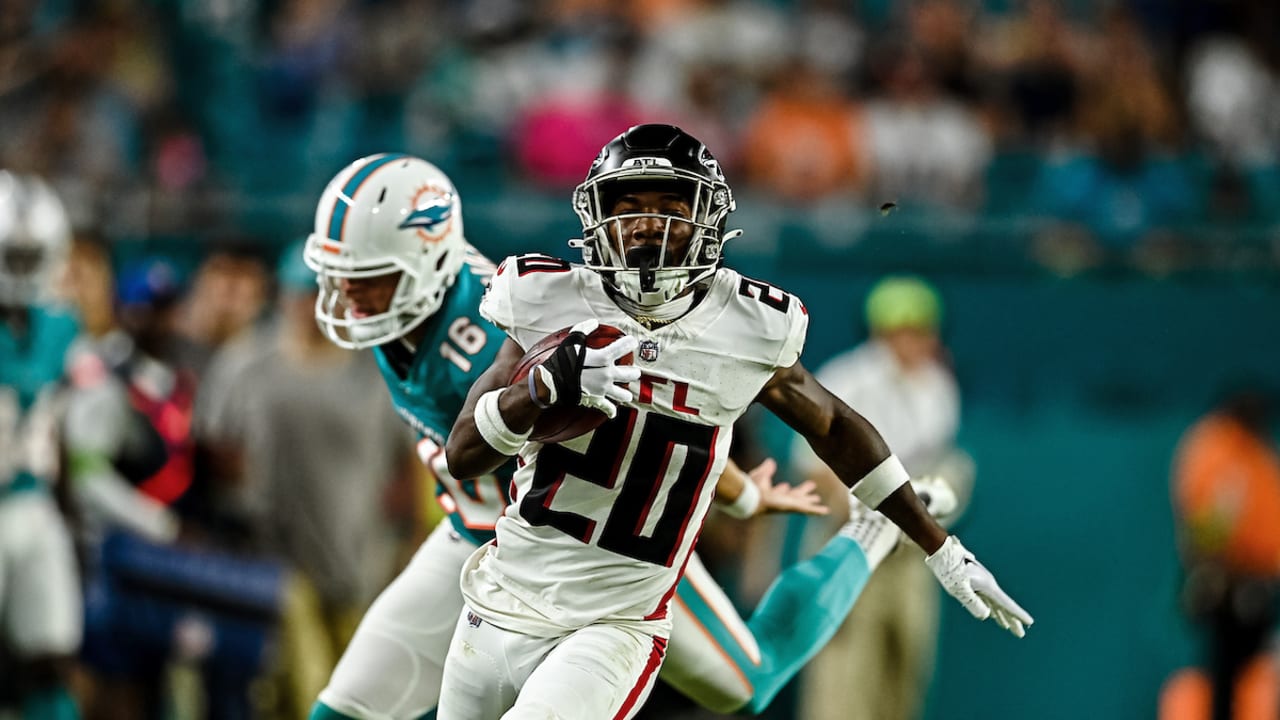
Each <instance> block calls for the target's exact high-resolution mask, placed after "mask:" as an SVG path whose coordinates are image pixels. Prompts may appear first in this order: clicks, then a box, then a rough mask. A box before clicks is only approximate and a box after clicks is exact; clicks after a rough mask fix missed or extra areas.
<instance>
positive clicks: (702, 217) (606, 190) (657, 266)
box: [574, 158, 732, 307]
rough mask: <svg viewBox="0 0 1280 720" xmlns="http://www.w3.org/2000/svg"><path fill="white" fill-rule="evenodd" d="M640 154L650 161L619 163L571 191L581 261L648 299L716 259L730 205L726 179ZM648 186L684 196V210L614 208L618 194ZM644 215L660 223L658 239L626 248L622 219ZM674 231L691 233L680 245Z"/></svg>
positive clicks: (660, 296) (621, 289)
mask: <svg viewBox="0 0 1280 720" xmlns="http://www.w3.org/2000/svg"><path fill="white" fill-rule="evenodd" d="M642 160H649V161H652V162H653V163H654V164H636V165H635V166H631V167H623V168H621V169H619V170H615V171H612V172H609V173H605V174H602V175H600V176H599V177H596V178H592V179H589V180H588V181H587V182H584V183H583V184H582V185H579V186H578V188H577V189H576V190H575V191H574V209H575V211H576V212H577V213H578V217H579V218H580V219H581V221H582V228H583V240H582V242H581V244H580V246H581V248H582V259H583V263H584V265H585V266H586V267H588V268H590V269H592V270H595V271H597V272H599V273H601V276H602V277H603V278H604V280H605V282H606V283H608V284H609V285H611V286H612V287H613V289H614V290H616V291H617V292H618V293H619V294H621V295H622V296H623V297H625V298H627V299H629V300H631V301H632V302H635V303H637V304H639V305H641V306H644V307H653V306H657V305H661V304H664V303H667V302H670V301H671V300H673V299H675V298H676V297H678V296H680V295H681V294H682V293H684V292H685V290H687V289H688V288H689V287H690V286H692V285H694V284H696V283H698V282H699V281H701V280H702V279H704V278H706V277H708V276H709V275H711V274H712V273H714V272H715V270H716V268H717V267H719V264H720V250H721V244H722V242H723V234H722V233H723V229H724V222H725V217H726V216H727V215H728V213H729V211H730V210H731V209H732V196H731V195H730V194H729V189H728V187H727V186H726V185H724V184H723V183H713V182H710V181H708V180H706V179H705V178H703V177H701V176H699V175H697V174H695V173H692V172H688V171H685V170H681V169H679V168H672V167H670V166H669V165H668V166H666V167H663V166H662V165H661V163H662V162H663V161H662V159H660V158H642ZM649 190H660V191H666V192H672V193H674V194H678V195H680V196H682V197H684V198H685V199H686V200H687V201H688V203H689V207H690V214H689V217H688V218H682V217H680V216H677V215H672V214H666V213H654V212H624V213H619V214H616V215H615V214H613V209H614V206H615V203H616V201H617V200H618V199H619V198H621V197H623V196H624V195H625V194H627V193H631V192H643V191H649ZM645 218H652V219H655V220H657V221H659V222H660V223H661V241H660V242H659V243H655V244H649V245H643V246H640V247H633V248H632V249H631V251H630V252H629V253H628V252H625V251H624V247H623V225H624V223H626V224H629V223H631V222H634V221H637V220H641V219H645ZM681 225H684V226H686V227H685V228H681V227H679V226H681ZM673 231H675V233H676V235H679V234H683V233H685V232H687V233H688V234H689V242H688V245H687V246H686V247H685V248H684V249H683V251H681V250H680V249H679V248H676V247H673V243H672V237H673Z"/></svg>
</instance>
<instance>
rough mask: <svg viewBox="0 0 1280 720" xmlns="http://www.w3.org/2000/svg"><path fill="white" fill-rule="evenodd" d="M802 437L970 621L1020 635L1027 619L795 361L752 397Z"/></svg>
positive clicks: (872, 437) (844, 408)
mask: <svg viewBox="0 0 1280 720" xmlns="http://www.w3.org/2000/svg"><path fill="white" fill-rule="evenodd" d="M757 400H759V401H760V403H761V404H763V405H764V406H765V407H767V408H769V410H770V411H772V412H773V413H774V414H776V415H777V416H778V417H779V418H781V419H782V420H783V421H784V422H786V423H787V424H788V425H790V426H791V427H792V428H793V429H795V430H796V431H797V432H799V433H800V434H801V435H804V437H805V439H806V440H807V441H808V442H809V445H810V446H811V447H812V448H813V450H814V452H815V453H817V455H818V457H820V458H822V460H823V462H825V463H826V464H827V465H828V466H830V467H831V469H832V471H834V472H835V474H836V475H837V476H838V477H839V478H840V480H841V482H843V483H844V484H845V485H847V486H849V488H851V492H852V493H853V495H854V496H855V497H857V498H858V499H859V500H861V501H862V502H864V503H866V504H867V505H869V506H871V507H872V508H874V509H876V510H879V511H880V512H882V513H884V514H885V515H886V516H887V517H888V518H889V519H890V520H892V521H893V522H894V524H896V525H897V526H898V527H900V528H902V531H903V533H904V534H906V535H907V536H908V537H910V538H911V539H912V540H914V541H915V542H916V544H917V545H919V546H920V547H921V548H922V549H923V550H924V551H925V552H926V553H927V554H928V555H929V557H928V558H927V559H926V561H925V562H926V563H927V564H928V566H929V569H930V570H932V571H933V574H934V575H935V576H936V577H937V578H938V582H939V583H941V584H942V586H943V588H945V589H946V591H947V592H948V593H950V594H951V595H952V597H954V598H956V600H958V601H959V602H960V604H962V605H964V606H965V609H967V610H968V611H969V612H970V613H971V614H972V615H973V616H974V617H976V618H978V619H980V620H982V619H986V618H987V617H993V618H994V619H995V620H996V622H997V623H998V624H999V625H1000V626H1001V627H1003V628H1005V629H1007V630H1009V631H1010V632H1012V633H1013V634H1014V635H1017V636H1018V637H1022V635H1023V634H1024V627H1025V626H1027V625H1030V624H1031V622H1032V619H1031V615H1030V614H1028V613H1027V611H1026V610H1023V609H1022V608H1021V607H1020V606H1019V605H1018V604H1017V603H1016V602H1014V601H1013V599H1012V598H1010V597H1009V596H1008V595H1007V594H1006V593H1005V592H1004V591H1003V590H1002V589H1001V588H1000V586H999V585H998V584H997V583H996V581H995V578H994V577H993V576H992V575H991V573H990V572H989V571H987V569H986V568H985V567H983V565H982V563H979V562H978V561H977V559H976V558H974V556H973V553H970V552H969V551H968V550H966V549H965V547H964V546H963V545H961V544H960V540H959V539H958V538H956V537H955V536H948V535H947V531H946V530H944V529H943V528H942V526H941V525H939V524H938V522H937V521H936V520H934V519H933V517H932V516H930V515H929V513H928V512H927V511H926V509H925V506H924V503H922V502H920V498H918V497H917V496H916V494H915V491H914V490H912V489H911V485H910V483H908V482H907V479H908V477H907V473H906V470H905V469H903V467H902V464H901V463H900V462H898V460H897V458H896V457H894V456H893V455H892V453H890V452H889V448H888V446H887V445H886V444H885V442H884V439H883V438H882V437H881V436H880V433H879V431H877V430H876V429H875V427H874V426H872V425H871V423H869V422H867V420H866V419H865V418H863V417H862V416H861V415H859V414H858V413H857V412H855V411H854V410H853V409H852V408H850V407H849V406H848V405H846V404H845V403H844V402H843V401H841V400H840V399H839V398H837V397H836V396H835V395H833V394H831V392H830V391H828V390H827V389H826V388H825V387H823V386H822V384H821V383H819V382H818V380H817V379H816V378H814V377H813V375H812V374H811V373H810V372H809V371H808V370H806V369H805V368H804V367H803V366H802V365H801V364H800V363H798V362H797V363H795V364H794V365H792V366H791V367H787V368H780V369H779V370H778V371H777V372H776V373H775V374H774V376H773V378H772V379H770V381H769V382H768V384H766V385H765V387H764V389H763V390H762V391H761V392H760V396H759V397H758V398H757Z"/></svg>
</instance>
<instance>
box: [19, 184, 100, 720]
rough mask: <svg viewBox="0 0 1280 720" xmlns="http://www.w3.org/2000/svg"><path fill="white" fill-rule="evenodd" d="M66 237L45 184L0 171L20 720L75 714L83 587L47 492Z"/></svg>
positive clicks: (65, 339) (64, 324)
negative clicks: (58, 291)
mask: <svg viewBox="0 0 1280 720" xmlns="http://www.w3.org/2000/svg"><path fill="white" fill-rule="evenodd" d="M69 243H70V227H69V225H68V222H67V217H66V213H65V211H64V210H63V208H62V204H61V202H59V200H58V198H57V196H56V195H54V193H53V192H52V191H51V190H50V189H49V187H48V186H47V185H45V184H44V183H43V182H42V181H40V180H39V179H37V178H33V177H23V176H19V175H15V174H13V173H8V172H0V642H2V643H4V644H5V645H7V646H8V647H9V648H10V650H11V652H12V653H13V654H14V656H15V660H16V661H17V663H18V666H19V667H18V672H17V673H16V676H17V677H16V679H17V689H18V691H19V695H20V697H21V702H22V717H24V718H26V719H27V720H54V719H57V720H63V719H67V718H76V717H78V716H79V713H78V711H77V709H76V705H75V703H74V701H73V700H72V699H71V696H70V695H69V694H68V692H67V678H68V674H69V672H70V670H71V658H72V657H73V655H74V653H75V652H76V649H77V648H78V647H79V644H80V637H81V623H82V611H81V604H80V586H79V581H78V578H77V575H76V572H77V571H76V560H75V554H74V550H73V546H72V543H71V539H70V533H69V532H68V528H67V526H66V524H65V522H64V520H63V517H62V515H61V514H60V513H59V511H58V508H57V505H56V503H55V502H54V498H53V496H52V489H53V488H52V484H53V483H54V482H55V481H56V478H57V476H58V474H59V472H60V458H59V455H60V450H59V442H60V439H59V425H58V405H59V399H58V388H59V385H60V381H61V379H62V377H63V367H64V362H65V360H66V355H67V352H68V349H69V348H70V347H71V345H72V341H73V340H74V339H75V337H76V336H77V334H78V333H79V328H78V325H77V323H76V321H75V319H74V318H73V317H72V316H71V315H69V314H66V313H62V312H59V311H57V310H55V309H53V308H52V307H50V306H47V305H45V304H44V301H45V300H46V299H47V298H46V295H47V294H48V291H49V290H50V288H51V285H52V282H53V276H54V274H55V273H56V272H57V271H58V269H59V268H60V266H61V264H62V260H63V258H64V257H65V255H66V252H67V248H68V246H69ZM11 677H12V676H8V674H6V677H0V681H6V682H8V681H9V680H10V679H11Z"/></svg>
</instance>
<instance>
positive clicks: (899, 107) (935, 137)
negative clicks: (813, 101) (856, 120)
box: [865, 45, 992, 208]
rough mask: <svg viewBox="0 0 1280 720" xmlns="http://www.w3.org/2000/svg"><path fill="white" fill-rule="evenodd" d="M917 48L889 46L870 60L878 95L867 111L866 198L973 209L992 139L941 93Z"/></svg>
mask: <svg viewBox="0 0 1280 720" xmlns="http://www.w3.org/2000/svg"><path fill="white" fill-rule="evenodd" d="M935 71H936V68H935V66H934V65H932V64H930V63H929V62H927V61H926V58H925V56H924V54H923V52H922V50H921V49H920V48H917V47H913V46H909V45H906V46H892V47H889V48H887V49H886V51H885V52H884V53H883V54H881V55H879V57H878V58H877V60H874V61H873V68H872V72H873V73H874V74H875V75H876V76H877V77H878V79H879V81H880V92H879V93H878V94H877V96H876V97H874V98H873V99H871V100H869V101H868V102H867V105H866V125H865V127H866V129H865V134H866V141H865V142H866V145H867V148H868V152H869V154H870V158H871V163H872V166H873V168H874V170H873V172H872V176H871V192H872V193H873V198H874V199H876V200H881V201H893V202H897V203H905V202H910V203H916V204H922V205H926V206H934V207H943V208H966V207H969V208H971V207H975V206H976V205H977V204H978V203H979V202H980V201H981V200H982V197H983V185H982V180H983V171H984V170H985V169H986V167H987V163H989V162H990V160H991V150H992V140H991V136H990V133H989V131H988V130H987V128H986V127H985V126H984V125H983V122H982V119H981V118H980V117H979V116H978V115H977V113H976V112H975V111H974V110H973V109H972V108H971V107H969V106H968V105H966V104H964V103H962V102H960V101H959V100H957V99H955V97H954V96H953V95H948V94H945V90H944V88H943V87H942V85H941V84H940V81H939V78H938V77H936V76H935V75H934V72H935Z"/></svg>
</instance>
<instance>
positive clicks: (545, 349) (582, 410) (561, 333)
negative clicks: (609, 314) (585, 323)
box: [511, 325, 635, 443]
mask: <svg viewBox="0 0 1280 720" xmlns="http://www.w3.org/2000/svg"><path fill="white" fill-rule="evenodd" d="M572 331H573V328H572V327H567V328H563V329H561V330H557V331H556V332H553V333H551V334H550V335H548V336H546V337H544V338H543V339H541V340H539V341H538V342H537V343H535V344H534V345H533V347H531V348H529V350H528V351H527V352H526V353H525V354H524V357H522V358H520V362H519V363H518V364H517V365H516V369H515V372H514V373H512V375H511V383H512V384H514V383H517V382H525V381H527V379H528V376H529V373H530V372H531V371H532V370H533V368H534V367H536V366H538V365H541V364H542V363H543V362H546V361H547V360H549V359H550V358H551V356H552V355H554V354H555V352H556V349H557V348H559V347H560V344H561V343H562V342H564V339H565V338H566V337H568V336H569V333H570V332H572ZM625 335H626V333H624V332H622V331H621V330H619V329H618V328H616V327H614V326H612V325H600V326H599V327H597V328H596V329H595V330H593V331H591V332H590V333H589V334H588V335H587V336H586V345H587V348H589V349H597V350H598V349H600V348H604V347H607V346H608V345H609V344H610V343H612V342H614V341H615V340H617V339H619V338H622V337H624V336H625ZM634 363H635V354H634V353H630V352H628V353H627V354H625V355H623V356H622V357H620V358H618V359H617V360H616V361H615V362H614V365H619V366H630V365H633V364H634ZM608 419H609V415H606V414H605V413H604V412H603V411H601V410H598V409H596V408H593V407H587V406H585V405H581V404H579V403H578V402H577V401H576V399H575V401H573V402H564V403H558V404H556V405H554V406H552V407H550V408H547V409H546V410H543V411H542V414H541V415H539V416H538V419H537V421H536V422H534V424H533V432H532V433H530V434H529V439H530V440H533V441H536V442H541V443H558V442H564V441H565V440H570V439H572V438H576V437H578V436H580V435H584V434H586V433H588V432H591V431H592V430H595V429H596V428H597V427H600V425H602V424H603V423H604V421H605V420H608Z"/></svg>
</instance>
